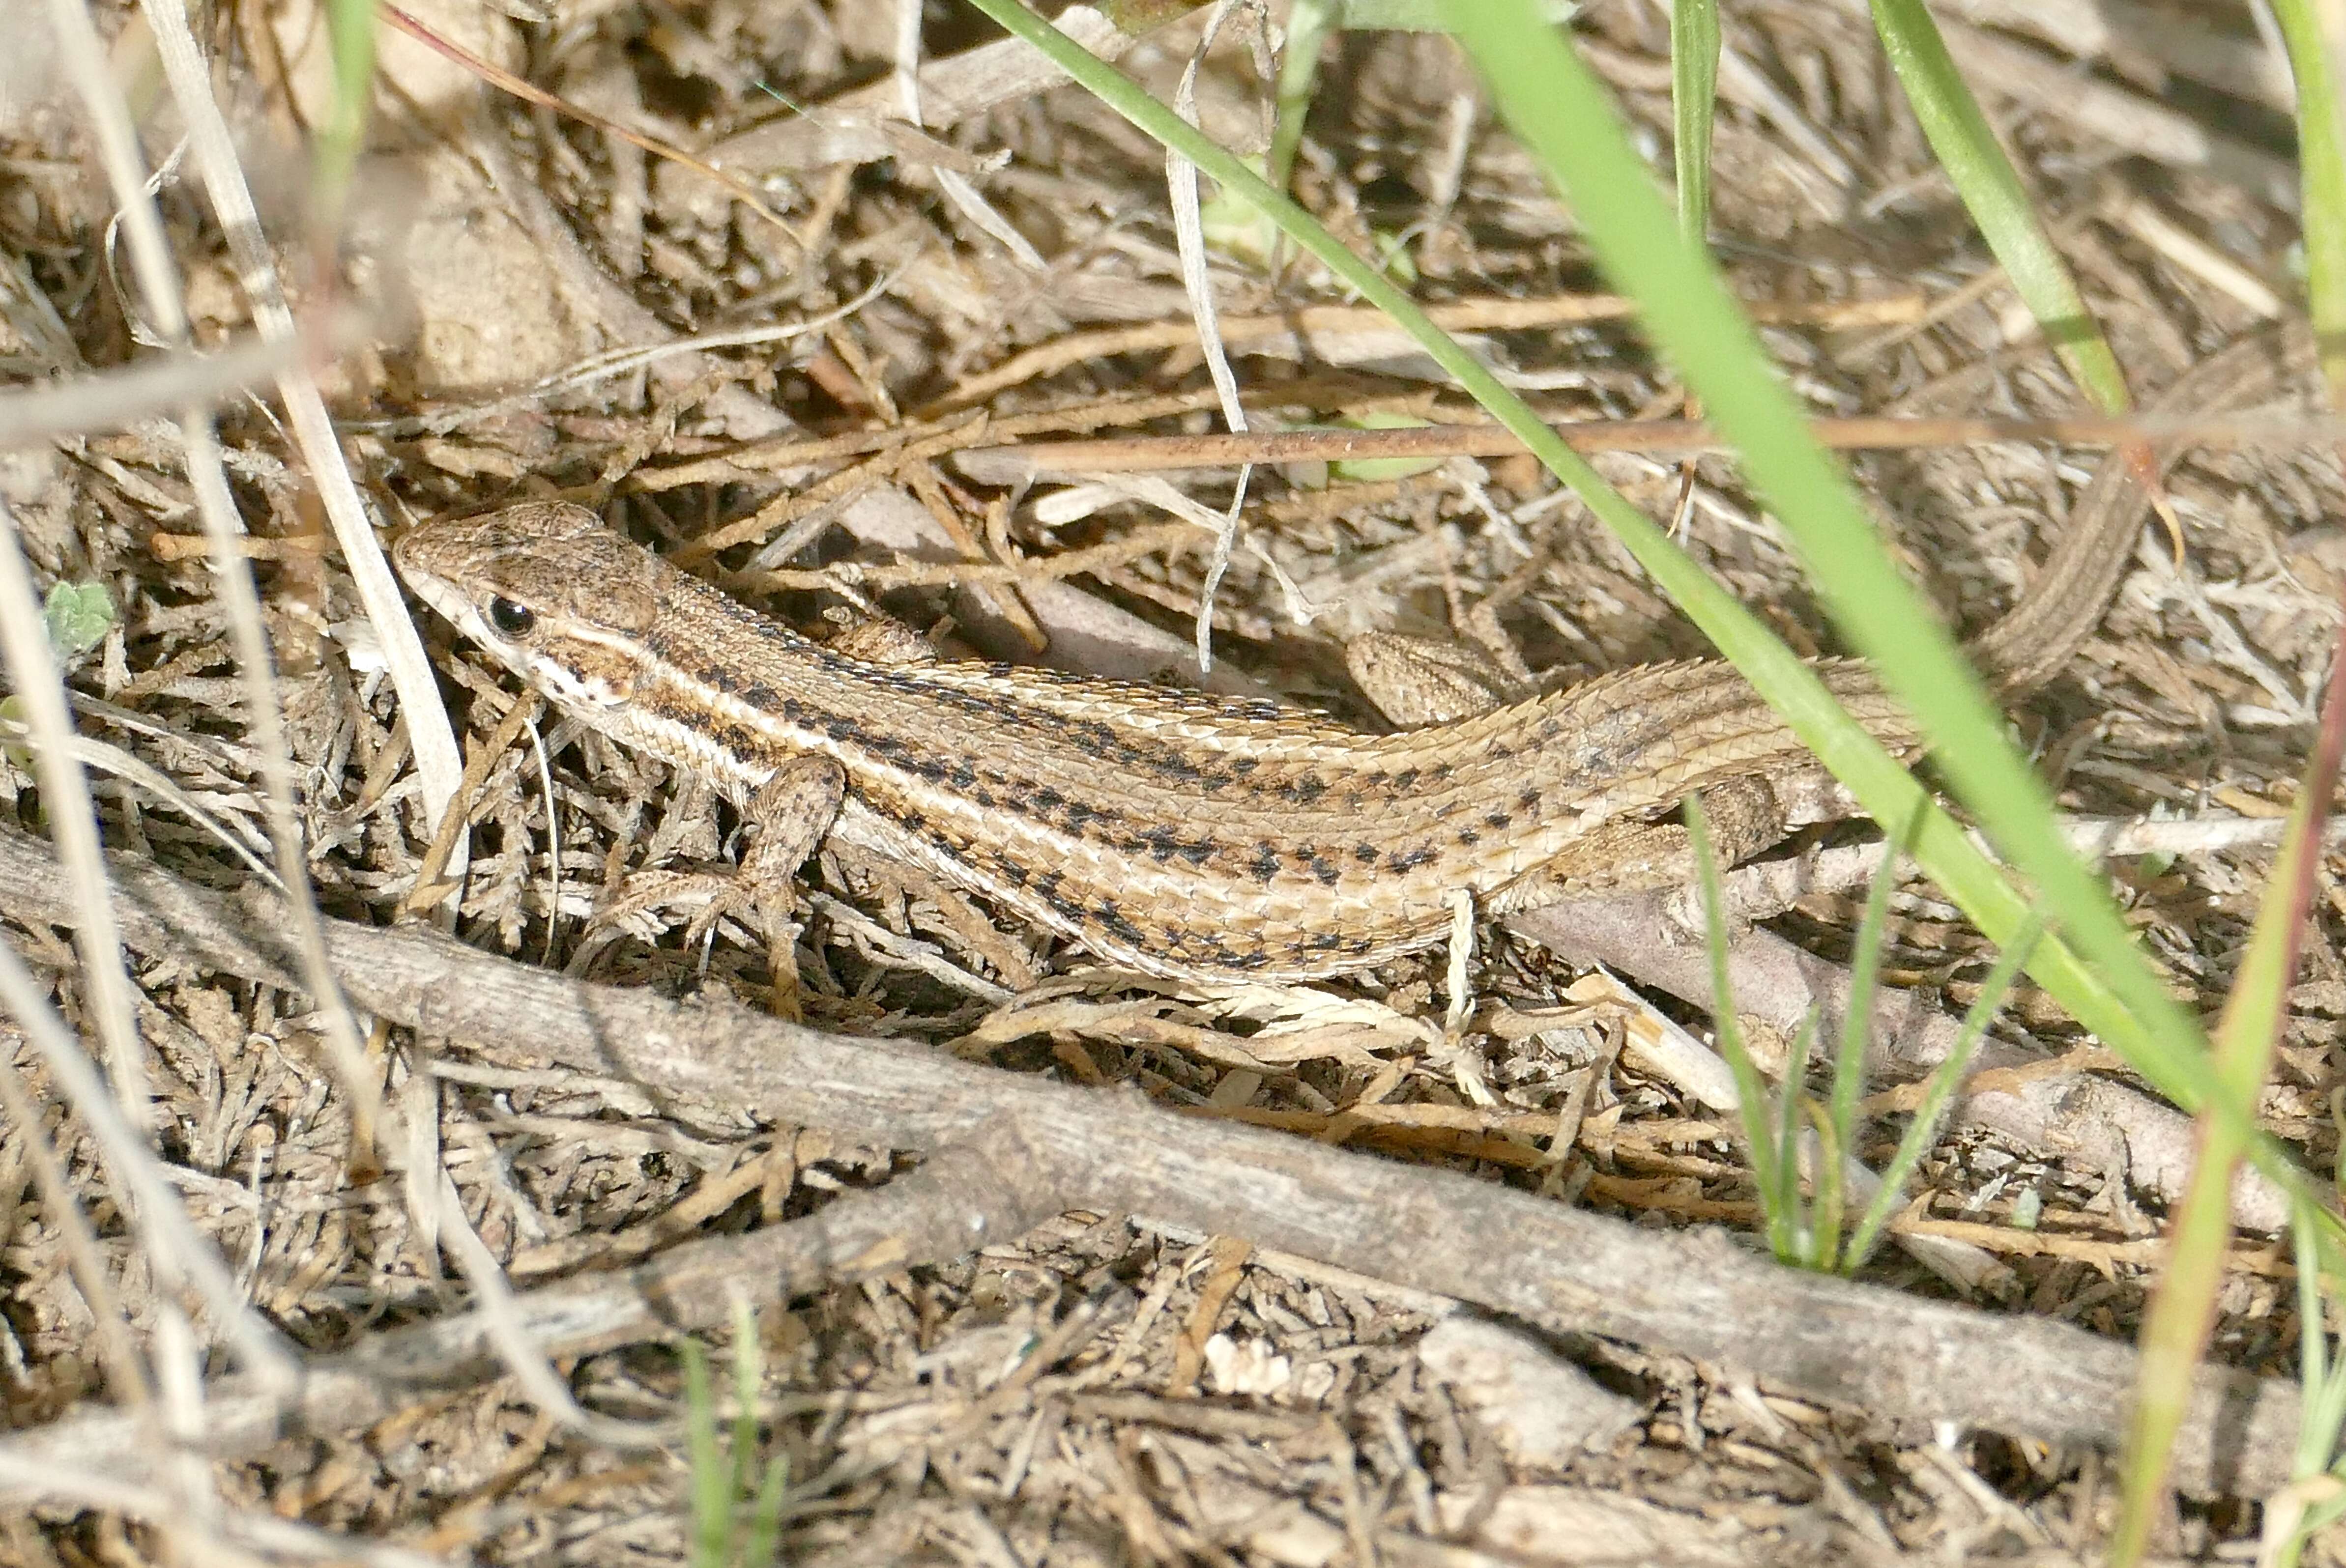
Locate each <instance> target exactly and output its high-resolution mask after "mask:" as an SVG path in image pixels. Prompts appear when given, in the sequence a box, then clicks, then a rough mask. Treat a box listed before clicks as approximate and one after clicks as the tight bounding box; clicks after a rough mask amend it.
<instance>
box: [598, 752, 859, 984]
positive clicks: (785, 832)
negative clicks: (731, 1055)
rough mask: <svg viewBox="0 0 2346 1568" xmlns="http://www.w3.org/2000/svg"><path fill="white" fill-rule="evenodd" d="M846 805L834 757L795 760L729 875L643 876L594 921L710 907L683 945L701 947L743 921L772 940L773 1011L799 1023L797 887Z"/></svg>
mask: <svg viewBox="0 0 2346 1568" xmlns="http://www.w3.org/2000/svg"><path fill="white" fill-rule="evenodd" d="M846 797H847V773H846V770H845V769H842V768H841V767H840V765H839V764H838V762H836V761H835V760H833V759H831V758H828V757H817V756H812V755H808V756H803V757H793V758H791V759H790V760H789V761H787V762H785V763H783V764H782V765H781V766H780V768H778V769H775V770H774V772H773V775H772V777H770V778H769V779H767V780H766V781H765V783H763V784H761V785H760V786H759V787H758V789H757V790H756V792H755V793H753V794H752V795H751V796H750V799H749V803H748V805H747V807H746V808H745V809H744V810H743V813H742V815H743V818H744V820H745V825H746V827H747V830H748V846H747V848H746V849H744V850H743V851H742V854H741V863H740V865H739V867H738V868H736V869H735V870H733V871H644V872H640V873H638V874H637V875H636V876H634V877H630V878H629V879H628V880H627V886H626V887H625V888H624V889H622V890H621V891H620V893H619V896H618V897H617V899H615V900H614V901H612V902H611V903H610V904H609V905H608V906H607V907H606V908H605V909H604V910H602V911H600V912H598V913H597V915H596V917H595V923H596V924H597V925H607V924H608V923H610V922H611V921H616V920H619V919H623V918H624V917H626V916H627V915H630V914H634V913H636V912H637V911H642V910H648V909H652V908H656V907H658V906H660V905H664V904H672V903H677V902H679V901H683V900H686V899H696V898H697V899H704V900H706V902H705V903H703V904H702V906H701V907H700V909H699V911H696V912H695V913H694V914H693V917H692V919H691V921H690V922H689V923H688V924H687V925H686V927H685V941H686V942H687V943H688V945H689V944H697V943H698V942H699V941H700V940H701V938H702V937H704V936H706V935H707V934H708V933H709V929H710V928H711V927H713V926H715V925H716V923H717V922H718V921H720V920H723V919H725V918H726V917H727V916H728V915H745V916H748V917H749V918H750V924H751V925H753V926H754V927H755V928H756V929H757V931H758V932H759V933H760V935H762V936H763V937H764V938H765V939H766V952H767V958H768V962H769V965H770V968H771V970H772V972H773V976H774V1011H775V1012H776V1013H779V1014H780V1015H782V1016H784V1017H789V1018H795V1017H797V1016H798V1015H799V1006H798V963H797V960H796V958H795V957H794V956H793V955H794V953H795V952H796V949H797V945H798V934H799V925H798V921H797V919H796V915H797V912H798V894H797V890H796V888H795V887H794V886H793V881H792V880H793V879H794V878H795V877H796V876H797V874H798V869H799V867H801V865H803V864H805V863H806V860H807V857H808V856H809V855H811V854H812V853H814V850H815V846H816V845H817V844H820V843H821V842H822V839H823V835H824V834H826V833H828V832H830V831H831V824H832V823H833V822H835V821H836V820H838V819H839V808H840V804H841V801H843V800H844V799H846Z"/></svg>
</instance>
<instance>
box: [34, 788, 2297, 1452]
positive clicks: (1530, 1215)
mask: <svg viewBox="0 0 2346 1568" xmlns="http://www.w3.org/2000/svg"><path fill="white" fill-rule="evenodd" d="M111 869H112V872H113V875H114V877H115V878H116V881H117V889H118V891H119V894H120V904H121V923H122V929H123V933H124V937H125V940H126V941H128V942H129V943H130V944H131V945H133V946H135V947H138V948H140V949H142V950H144V951H148V952H168V953H171V954H174V955H177V956H179V957H181V958H183V959H188V958H192V959H195V960H197V961H199V962H204V963H207V964H209V965H213V966H216V967H218V968H219V969H223V970H226V971H228V972H233V973H237V974H240V975H244V976H246V977H248V978H251V979H256V980H262V981H266V982H269V983H274V984H278V985H287V984H289V983H290V976H291V972H292V962H291V955H290V954H289V953H288V952H285V951H284V943H283V940H282V935H281V933H282V932H284V931H285V930H286V928H287V922H286V921H285V919H284V918H283V915H282V911H280V910H278V909H277V908H276V907H275V904H276V901H275V900H274V899H273V898H272V897H270V896H268V895H265V894H259V893H253V894H250V895H249V896H248V897H247V898H246V899H245V900H243V901H242V903H243V905H244V908H243V909H241V910H239V909H238V908H236V907H235V906H234V905H232V904H231V903H230V901H228V900H225V899H222V898H219V897H217V896H215V895H212V894H209V893H204V892H201V891H198V890H196V889H195V888H193V887H191V886H189V884H187V883H184V882H182V881H179V880H178V879H176V878H174V877H171V876H170V875H168V873H165V872H162V871H158V870H157V869H156V868H154V867H153V866H151V865H149V864H148V863H145V862H142V861H138V860H131V859H129V858H127V857H119V856H117V857H115V858H114V860H113V861H112V865H111ZM59 886H60V880H59V878H58V876H57V872H56V865H55V862H54V861H53V860H51V859H50V858H49V856H48V854H47V852H46V850H45V849H44V847H43V846H41V845H40V844H39V843H38V842H37V841H36V840H32V839H29V838H27V837H26V836H25V835H23V834H20V833H17V832H15V831H14V830H5V829H0V911H5V912H6V913H7V914H8V915H9V916H10V917H11V918H14V919H17V920H21V921H51V922H67V921H72V920H73V919H74V918H76V916H75V911H72V910H71V909H70V908H69V907H67V905H66V900H65V899H64V898H63V897H62V895H61V894H60V893H59V892H58V891H57V890H58V888H59ZM327 942H328V950H329V952H330V954H331V958H332V961H333V963H334V966H335V968H336V970H337V971H338V972H340V973H341V974H342V976H343V979H344V983H345V984H346V985H347V986H348V987H349V989H350V993H351V995H352V998H353V999H354V1000H355V1001H357V1002H358V1003H361V1004H362V1005H363V1006H365V1007H367V1008H369V1009H371V1010H372V1011H373V1012H375V1013H379V1014H381V1015H382V1016H383V1017H385V1018H387V1019H390V1020H392V1021H393V1022H396V1023H402V1024H405V1025H408V1026H411V1027H414V1028H418V1029H422V1030H425V1031H428V1032H430V1033H436V1034H444V1035H449V1036H453V1037H454V1038H457V1039H460V1040H464V1039H470V1040H494V1041H496V1042H498V1043H499V1044H501V1045H503V1046H504V1047H505V1048H507V1049H516V1048H518V1049H525V1050H529V1051H533V1052H536V1053H540V1054H544V1055H545V1056H546V1057H548V1058H549V1059H552V1060H555V1061H558V1062H560V1063H563V1064H567V1065H572V1066H575V1067H578V1068H581V1069H584V1070H586V1071H590V1072H595V1073H598V1074H608V1075H612V1076H616V1077H620V1078H626V1079H630V1080H633V1081H635V1082H637V1083H639V1084H643V1085H645V1086H646V1087H647V1088H648V1089H649V1090H651V1091H653V1092H655V1093H672V1094H679V1095H693V1096H697V1097H699V1096H706V1097H714V1098H717V1099H720V1100H723V1101H727V1102H729V1103H730V1104H734V1105H742V1106H747V1107H750V1108H754V1109H755V1110H756V1111H758V1112H759V1113H760V1114H761V1115H767V1116H770V1117H772V1118H774V1119H775V1120H777V1121H781V1122H789V1123H796V1124H811V1125H820V1126H826V1127H831V1128H833V1129H836V1130H839V1131H841V1132H842V1133H846V1134H848V1135H852V1136H855V1137H858V1138H862V1139H866V1140H871V1141H874V1142H882V1143H888V1144H892V1145H898V1146H903V1147H907V1148H913V1149H919V1150H924V1151H926V1150H935V1149H937V1148H939V1147H941V1146H942V1145H947V1144H956V1143H964V1142H968V1141H970V1140H972V1139H974V1138H975V1137H977V1136H978V1135H979V1133H980V1129H981V1127H982V1126H984V1125H985V1124H987V1123H989V1122H997V1123H1006V1124H1008V1125H1011V1126H1013V1127H1015V1129H1016V1135H1017V1139H1018V1141H1019V1144H1020V1145H1022V1146H1023V1148H1024V1150H1025V1157H1026V1158H1027V1159H1029V1160H1031V1162H1032V1163H1033V1165H1034V1166H1035V1182H1034V1185H1031V1186H1025V1187H1024V1190H1026V1191H1029V1192H1053V1193H1055V1194H1056V1195H1057V1196H1056V1201H1062V1202H1068V1203H1075V1204H1080V1205H1082V1206H1083V1207H1092V1208H1099V1209H1105V1210H1109V1211H1113V1212H1125V1213H1136V1214H1141V1215H1146V1216H1149V1217H1157V1218H1160V1219H1163V1220H1167V1221H1170V1222H1172V1223H1174V1224H1177V1225H1180V1226H1184V1227H1192V1228H1195V1229H1198V1230H1201V1231H1207V1232H1211V1233H1216V1234H1222V1235H1229V1236H1239V1237H1247V1238H1249V1239H1250V1240H1252V1241H1255V1242H1257V1243H1258V1244H1260V1245H1262V1246H1266V1247H1278V1248H1281V1249H1283V1250H1286V1251H1290V1252H1295V1253H1300V1254H1301V1255H1303V1256H1305V1257H1312V1258H1317V1259H1321V1260H1324V1261H1326V1262H1329V1263H1331V1264H1335V1265H1338V1266H1340V1267H1342V1268H1348V1269H1352V1270H1353V1271H1355V1272H1358V1273H1362V1274H1366V1275H1371V1276H1373V1277H1377V1278H1384V1279H1389V1280H1392V1281H1393V1282H1395V1283H1397V1284H1401V1285H1405V1286H1408V1287H1411V1288H1417V1289H1422V1290H1430V1291H1434V1292H1438V1293H1441V1294H1443V1295H1447V1296H1452V1297H1455V1298H1460V1299H1463V1300H1466V1301H1471V1302H1474V1303H1475V1304H1477V1305H1479V1306H1481V1307H1484V1308H1486V1309H1489V1310H1491V1311H1494V1312H1500V1313H1505V1314H1509V1315H1513V1316H1516V1317H1521V1318H1525V1319H1530V1320H1533V1321H1535V1322H1539V1323H1544V1324H1549V1325H1559V1326H1569V1327H1570V1328H1572V1329H1576V1330H1578V1331H1582V1332H1587V1333H1594V1334H1601V1335H1607V1336H1610V1337H1614V1338H1617V1339H1627V1340H1631V1341H1634V1342H1637V1343H1639V1344H1642V1345H1647V1346H1650V1347H1654V1348H1657V1349H1666V1350H1669V1351H1672V1352H1675V1353H1678V1354H1680V1355H1685V1356H1690V1357H1693V1358H1696V1359H1701V1360H1707V1361H1714V1362H1723V1363H1727V1364H1729V1365H1733V1366H1737V1367H1740V1368H1743V1369H1748V1370H1749V1371H1750V1372H1751V1373H1753V1374H1755V1375H1756V1376H1758V1377H1759V1378H1761V1379H1763V1380H1768V1381H1769V1382H1770V1383H1773V1384H1775V1385H1778V1386H1780V1387H1781V1388H1783V1389H1785V1390H1789V1391H1791V1392H1794V1393H1797V1394H1798V1395H1800V1396H1801V1397H1803V1398H1808V1399H1813V1400H1826V1401H1831V1402H1833V1403H1838V1404H1841V1405H1845V1406H1852V1407H1856V1408H1859V1409H1862V1410H1868V1411H1870V1412H1872V1413H1873V1414H1875V1415H1877V1416H1881V1417H1884V1418H1887V1419H1890V1420H1902V1421H1925V1420H1945V1421H1953V1422H1955V1423H1957V1424H1959V1425H1964V1426H1976V1427H1986V1428H1991V1429H1994V1430H1997V1431H2007V1432H2015V1433H2025V1434H2028V1435H2032V1436H2035V1437H2037V1438H2041V1439H2045V1440H2047V1441H2055V1442H2081V1443H2090V1444H2093V1445H2095V1446H2097V1447H2102V1448H2106V1449H2107V1448H2115V1447H2116V1445H2117V1443H2118V1441H2120V1437H2121V1434H2122V1432H2123V1431H2124V1430H2125V1421H2126V1417H2127V1399H2128V1390H2130V1389H2131V1388H2132V1386H2133V1383H2134V1380H2135V1367H2136V1357H2135V1354H2134V1352H2133V1351H2132V1350H2131V1349H2127V1347H2125V1346H2123V1345H2118V1344H2115V1343H2112V1342H2111V1341H2109V1340H2106V1339H2100V1338H2098V1337H2096V1336H2095V1335H2092V1334H2088V1333H2086V1332H2085V1331H2083V1330H2082V1329H2075V1328H2071V1327H2069V1326H2067V1325H2066V1324H2061V1323H2055V1322H2047V1321H2044V1320H2041V1319H2030V1318H2025V1317H2007V1316H1998V1315H1995V1314H1991V1313H1985V1312H1981V1311H1977V1310H1974V1309H1972V1308H1965V1307H1961V1306H1956V1305H1953V1304H1950V1303H1945V1302H1936V1301H1926V1300H1920V1299H1916V1298H1911V1297H1907V1296H1904V1295H1902V1294H1900V1293H1898V1292H1896V1291H1892V1290H1886V1289H1882V1288H1877V1287H1872V1286H1865V1285H1858V1284H1851V1283H1849V1282H1846V1281H1843V1280H1840V1279H1834V1278H1821V1277H1819V1276H1814V1275H1808V1274H1801V1273H1797V1272H1794V1271H1792V1270H1789V1269H1784V1268H1778V1267H1776V1266H1775V1265H1774V1264H1772V1263H1770V1262H1769V1261H1768V1260H1766V1259H1764V1258H1761V1257H1755V1256H1753V1255H1752V1254H1750V1253H1749V1252H1748V1251H1746V1250H1744V1249H1743V1248H1742V1247H1739V1246H1737V1245H1736V1244H1734V1243H1733V1242H1732V1241H1730V1240H1729V1239H1727V1238H1725V1237H1721V1236H1719V1235H1718V1234H1716V1233H1687V1234H1657V1233H1654V1232H1650V1231H1646V1230H1640V1229H1637V1228H1635V1227H1630V1226H1627V1225H1625V1224H1622V1223H1621V1222H1619V1221H1617V1220H1612V1219H1607V1218H1605V1217H1599V1216H1596V1215H1592V1214H1586V1213H1583V1212H1579V1211H1576V1210H1574V1209H1570V1208H1567V1207H1564V1206H1562V1205H1560V1204H1557V1203H1554V1202H1551V1201H1548V1200H1545V1199H1542V1198H1538V1197H1535V1196H1530V1195H1528V1194H1525V1193H1522V1192H1517V1191H1515V1190H1512V1189H1509V1188H1507V1187H1505V1186H1499V1185H1496V1184H1494V1183H1491V1182H1487V1181H1479V1180H1476V1179H1474V1178H1472V1177H1469V1176H1464V1175H1460V1174H1458V1173H1454V1172H1450V1171H1441V1170H1430V1169H1425V1168H1422V1167H1416V1166H1403V1165H1397V1164H1393V1163H1392V1162H1389V1161H1385V1160H1380V1159H1375V1158H1371V1157H1367V1156H1361V1155H1355V1154H1352V1153H1348V1152H1346V1151H1343V1150H1340V1149H1332V1148H1328V1147H1324V1146H1321V1145H1316V1144H1312V1143H1308V1142H1304V1141H1302V1140H1300V1139H1294V1138H1290V1137H1285V1136H1281V1135H1275V1134H1270V1133H1266V1132H1262V1131H1260V1130H1258V1129H1254V1128H1250V1127H1244V1126H1238V1125H1228V1124H1220V1123H1213V1122H1206V1121H1199V1120H1193V1119H1189V1118H1185V1117H1182V1116H1178V1115H1173V1114H1171V1113H1169V1112H1166V1111H1162V1110H1159V1109H1158V1108H1157V1107H1155V1106H1153V1105H1148V1104H1146V1103H1145V1102H1143V1101H1141V1100H1139V1099H1138V1098H1137V1097H1135V1096H1132V1095H1102V1094H1098V1093H1096V1092H1091V1091H1085V1090H1077V1089H1070V1088H1067V1087H1066V1086H1063V1085H1060V1084H1051V1083H1045V1082H1042V1081H1039V1080H1036V1079H1034V1078H1030V1077H1025V1076H1022V1075H1018V1074H1008V1073H1003V1072H999V1071H996V1070H993V1069H988V1068H984V1067H979V1066H974V1065H971V1064H966V1063H963V1062H959V1061H955V1060H954V1059H952V1058H949V1057H945V1056H942V1055H939V1054H935V1053H933V1052H928V1051H918V1050H913V1049H909V1048H906V1047H903V1046H899V1045H894V1044H888V1043H885V1042H878V1041H871V1040H854V1039H845V1038H840V1037H835V1036H831V1035H826V1034H823V1033H818V1032H816V1031H813V1030H810V1029H806V1028H801V1027H799V1026H796V1025H793V1024H789V1023H781V1022H779V1021H777V1020H775V1019H772V1018H769V1017H765V1016H762V1015H756V1014H752V1013H747V1012H745V1011H742V1010H739V1009H735V1008H730V1007H709V1006H699V1005H678V1004H677V1003H670V1002H667V1001H664V1000H662V999H660V998H659V997H657V996H655V995H653V994H651V993H648V992H645V991H641V990H627V989H620V988H615V987H609V986H600V985H589V984H583V983H576V982H574V981H569V980H566V979H565V978H563V977H562V976H560V975H556V974H552V973H548V972H543V971H539V970H534V969H530V968H527V967H525V966H524V965H521V964H517V963H514V962H508V961H506V960H504V959H500V958H495V957H493V956H490V955H487V954H484V953H480V952H474V951H473V950H471V949H469V948H466V947H464V946H463V945H462V944H461V943H458V942H453V941H451V940H449V939H447V938H445V937H443V936H441V935H439V934H437V933H436V932H429V931H425V930H423V929H420V928H419V929H413V930H381V929H377V928H372V927H366V926H360V925H355V924H351V923H348V922H342V921H335V922H331V926H330V929H329V931H328V933H327ZM692 1326H693V1325H691V1324H688V1323H683V1322H671V1323H670V1325H669V1327H671V1328H673V1329H683V1328H688V1327H692ZM547 1348H548V1349H551V1350H555V1351H556V1353H560V1352H561V1349H562V1348H561V1347H560V1346H559V1345H558V1344H549V1345H548V1347H547ZM229 1391H230V1390H222V1392H223V1394H226V1393H227V1392H229ZM2297 1402H2298V1401H2297V1392H2296V1390H2295V1388H2294V1386H2293V1385H2290V1384H2289V1383H2286V1382H2283V1381H2280V1380H2259V1379H2255V1378H2252V1377H2249V1376H2246V1375H2244V1374H2241V1373H2238V1372H2234V1371H2230V1370H2228V1369H2207V1370H2205V1371H2203V1373H2202V1374H2201V1377H2200V1380H2199V1382H2198V1387H2197V1391H2196V1394H2195V1398H2194V1401H2193V1408H2192V1411H2191V1419H2190V1420H2189V1421H2188V1423H2187V1426H2186V1428H2185V1431H2184V1435H2183V1438H2182V1440H2181V1441H2180V1442H2179V1443H2178V1464H2177V1476H2178V1484H2179V1485H2182V1486H2184V1487H2186V1488H2188V1489H2189V1490H2191V1491H2194V1492H2232V1493H2256V1492H2264V1491H2267V1490H2270V1489H2271V1488H2272V1487H2275V1486H2278V1485H2280V1484H2281V1483H2282V1482H2283V1481H2285V1480H2286V1479H2287V1476H2288V1472H2289V1465H2290V1455H2291V1451H2292V1449H2293V1446H2294V1442H2295V1431H2296V1421H2297ZM303 1408H304V1409H308V1410H316V1409H318V1402H317V1401H314V1400H304V1401H303ZM294 1413H295V1412H288V1414H289V1417H290V1416H291V1415H292V1414H294ZM324 1413H325V1414H326V1415H327V1416H329V1417H331V1414H332V1410H331V1406H330V1408H329V1409H328V1410H327V1411H326V1412H324ZM227 1435H228V1434H225V1433H223V1434H222V1436H223V1437H226V1436H227ZM256 1435H257V1434H256ZM18 1441H32V1440H31V1439H21V1440H18Z"/></svg>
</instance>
